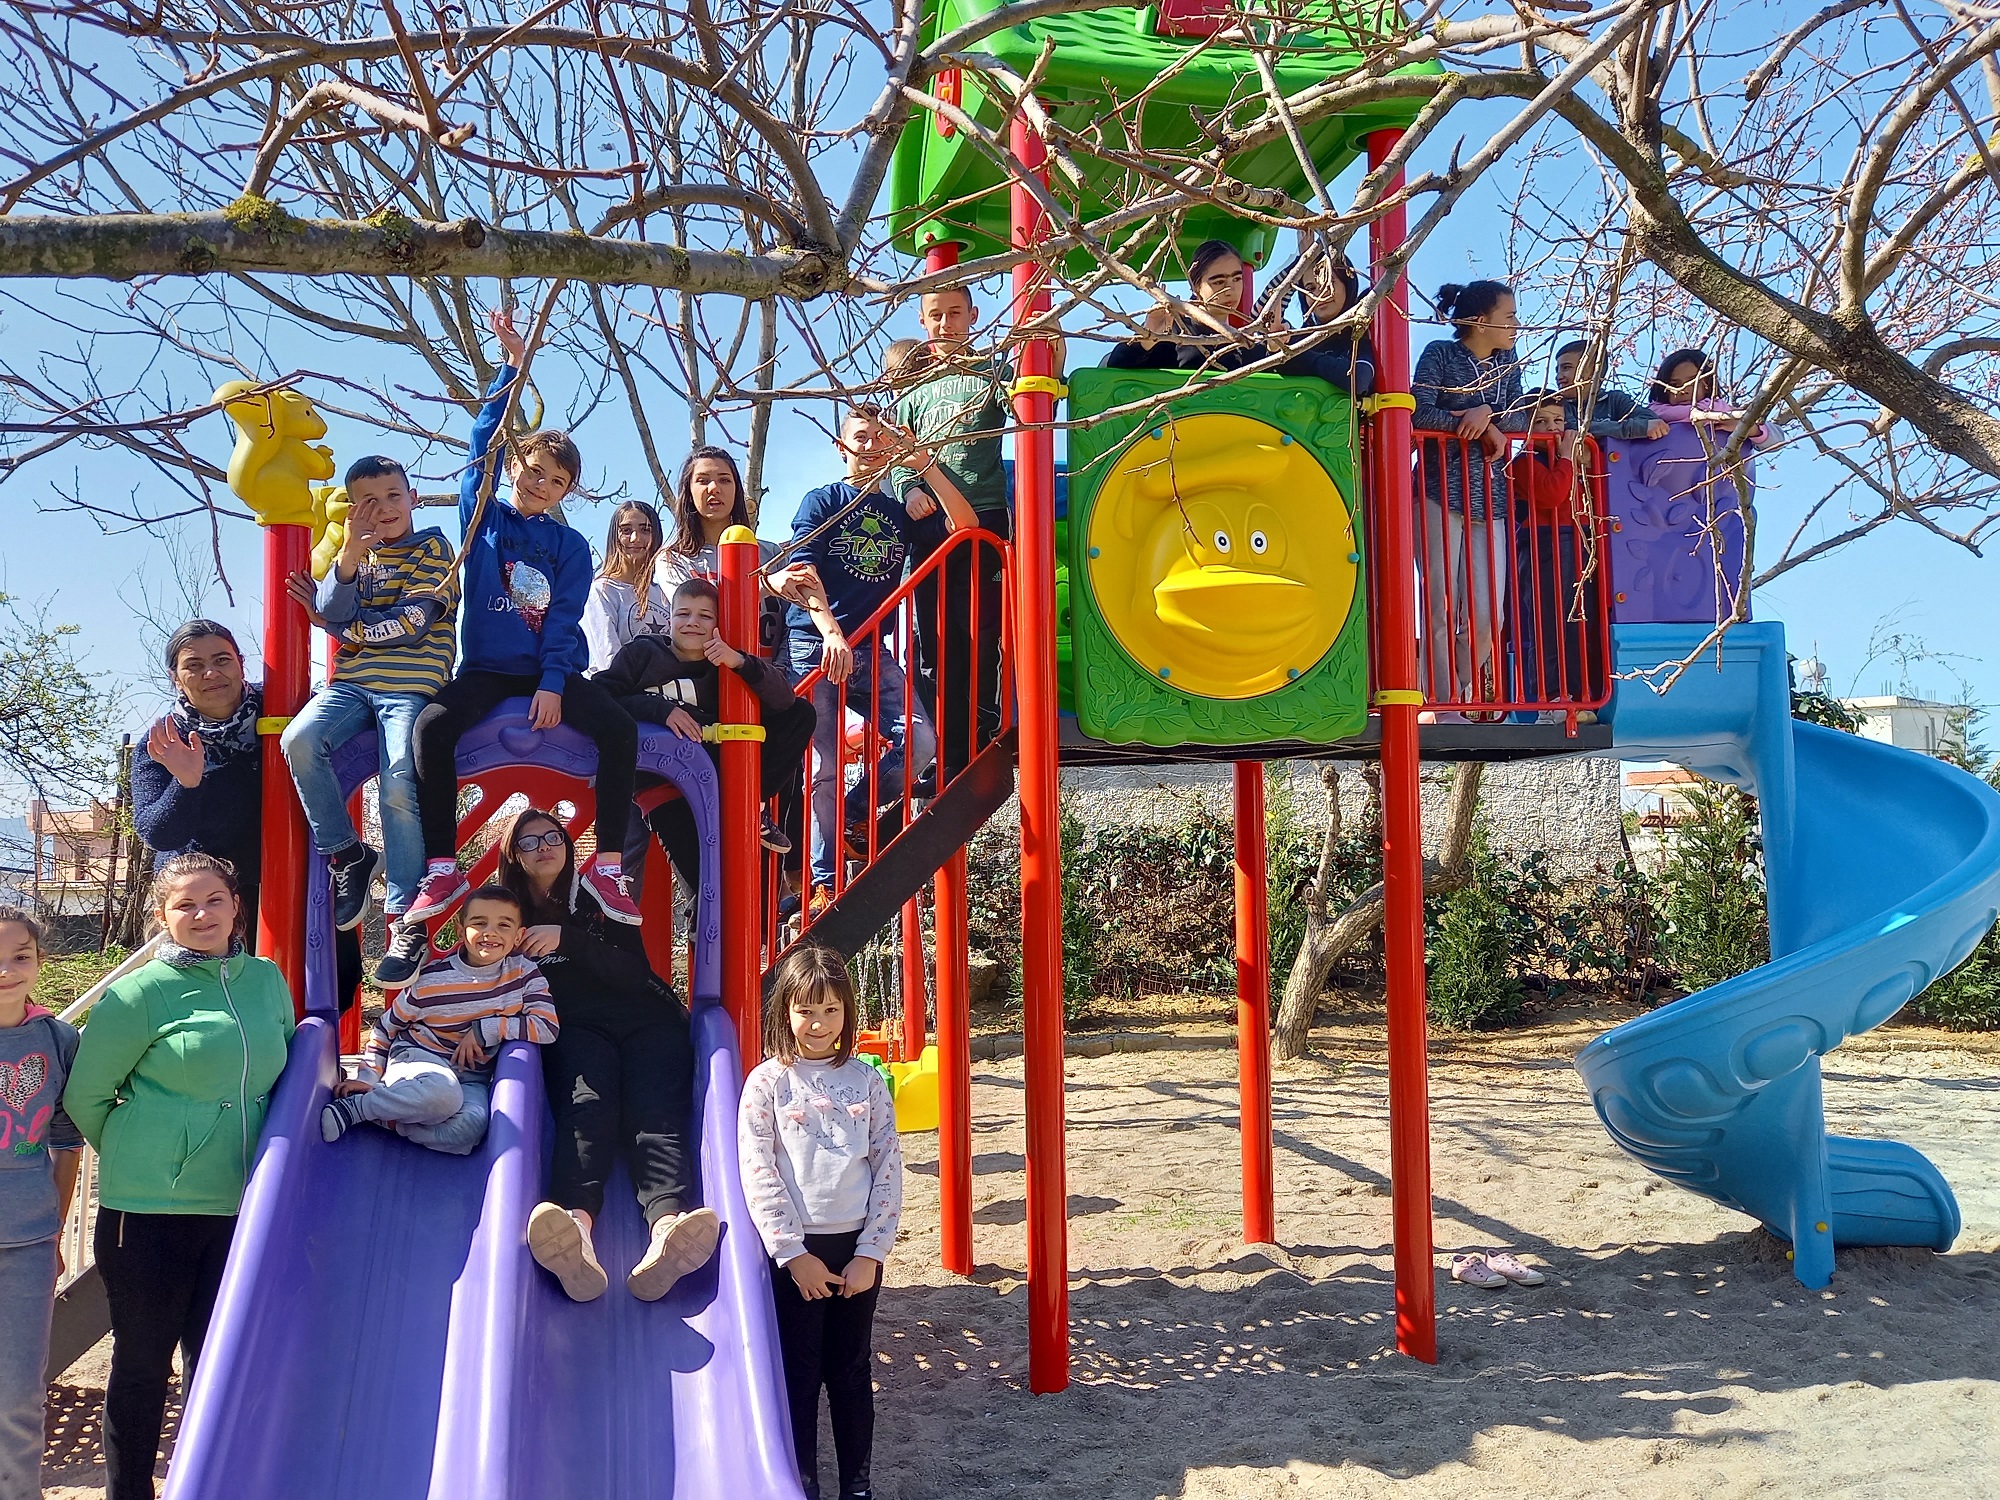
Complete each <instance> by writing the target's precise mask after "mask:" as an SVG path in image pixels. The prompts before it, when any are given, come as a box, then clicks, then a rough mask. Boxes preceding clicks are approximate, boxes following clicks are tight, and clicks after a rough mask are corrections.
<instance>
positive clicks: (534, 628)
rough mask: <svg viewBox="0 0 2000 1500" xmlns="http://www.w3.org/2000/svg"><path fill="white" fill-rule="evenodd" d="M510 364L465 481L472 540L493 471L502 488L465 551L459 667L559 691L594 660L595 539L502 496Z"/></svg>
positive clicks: (494, 392)
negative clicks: (590, 612) (586, 612)
mask: <svg viewBox="0 0 2000 1500" xmlns="http://www.w3.org/2000/svg"><path fill="white" fill-rule="evenodd" d="M514 375H515V371H514V369H513V367H512V366H502V367H501V370H500V373H499V374H498V375H496V376H495V377H494V379H493V387H492V389H491V390H489V391H487V393H486V404H485V405H484V406H482V407H480V408H479V420H478V421H476V422H474V423H473V424H472V457H471V460H470V461H469V462H468V463H467V465H466V469H465V477H464V479H463V480H461V481H460V482H459V487H458V527H459V535H460V536H461V537H464V536H466V534H467V532H468V530H469V528H470V527H471V525H472V514H473V512H474V511H475V510H477V509H478V508H479V491H480V488H481V486H482V485H484V484H485V483H486V476H487V474H488V473H489V471H490V472H491V473H492V474H493V476H494V486H493V487H494V490H495V493H494V494H493V495H492V496H490V497H489V498H488V500H487V502H486V509H485V510H484V512H482V513H481V515H480V518H479V533H478V535H477V536H476V537H473V538H472V539H471V545H470V546H469V547H467V548H466V551H465V572H464V582H463V588H464V594H463V598H464V601H465V602H464V606H463V610H462V619H461V624H460V644H459V670H460V671H461V672H506V673H510V674H512V675H514V676H518V677H527V676H534V677H536V678H537V679H538V680H537V682H536V686H537V687H538V688H540V689H542V690H543V691H545V692H551V693H560V692H561V691H562V690H563V684H564V682H566V681H567V680H568V679H569V678H570V677H572V676H574V675H576V674H578V673H581V672H582V671H583V669H584V667H585V666H587V665H588V664H589V661H590V648H589V646H588V645H587V644H586V643H585V641H584V638H583V607H584V605H585V604H586V603H588V602H589V600H590V578H591V565H590V543H588V542H586V541H585V540H584V539H583V537H582V536H581V535H580V534H579V533H577V532H574V531H572V530H570V529H569V527H567V526H565V525H563V523H562V522H560V521H558V520H557V519H556V518H555V517H554V516H546V515H544V516H524V515H522V514H521V513H520V512H519V511H518V510H516V509H514V507H513V506H511V505H509V504H508V503H507V502H506V501H504V500H502V499H501V498H500V496H499V494H498V493H497V491H498V489H499V483H498V480H499V465H500V458H501V455H502V454H503V453H504V452H505V451H506V446H507V445H506V443H505V442H504V441H503V442H499V443H496V442H494V441H493V439H494V435H495V434H496V433H498V432H499V430H500V418H501V417H502V416H503V415H504V414H505V412H506V410H507V387H508V386H510V385H512V384H513V382H514Z"/></svg>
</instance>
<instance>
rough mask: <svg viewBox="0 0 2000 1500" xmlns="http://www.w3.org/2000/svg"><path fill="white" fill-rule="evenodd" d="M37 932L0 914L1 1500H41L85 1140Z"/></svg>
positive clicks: (15, 913)
mask: <svg viewBox="0 0 2000 1500" xmlns="http://www.w3.org/2000/svg"><path fill="white" fill-rule="evenodd" d="M42 943H43V936H42V927H41V924H40V923H39V922H37V921H35V919H34V918H33V917H30V916H29V915H28V914H27V913H26V912H24V911H20V910H18V909H17V908H15V907H11V906H0V1329H4V1330H5V1333H6V1336H5V1337H4V1338H0V1496H7V1497H10V1500H11V1497H13V1496H16V1495H39V1494H40V1493H41V1492H42V1491H41V1475H42V1394H43V1384H42V1381H43V1372H42V1367H43V1366H44V1365H45V1364H46V1363H47V1362H48V1357H49V1316H50V1313H51V1312H52V1310H53V1309H54V1307H55V1297H56V1276H57V1273H58V1272H59V1271H60V1269H61V1265H62V1260H61V1253H60V1250H59V1248H58V1245H57V1236H58V1234H59V1233H60V1232H61V1230H62V1225H63V1220H64V1219H65V1218H67V1217H68V1216H69V1202H70V1197H71V1195H72V1194H73V1193H74V1192H75V1191H76V1171H77V1164H78V1162H79V1160H80V1152H79V1149H78V1148H80V1147H81V1146H82V1145H83V1137H82V1136H81V1135H79V1134H78V1133H77V1129H76V1127H75V1126H74V1125H72V1124H71V1123H70V1118H69V1116H68V1115H66V1114H64V1113H63V1107H62V1093H63V1085H64V1084H65V1083H67V1082H68V1080H69V1066H70V1062H71V1060H72V1059H74V1058H75V1056H76V1047H77V1034H76V1028H75V1027H74V1026H71V1025H70V1024H68V1023H67V1022H65V1021H58V1020H57V1019H56V1018H55V1017H54V1016H52V1015H50V1014H49V1013H48V1012H47V1011H46V1010H44V1009H42V1007H40V1006H39V1005H36V1004H35V1003H34V1001H33V999H32V998H31V997H32V995H33V993H34V988H35V977H36V975H37V974H38V973H39V972H40V970H41V967H42V956H43V948H42Z"/></svg>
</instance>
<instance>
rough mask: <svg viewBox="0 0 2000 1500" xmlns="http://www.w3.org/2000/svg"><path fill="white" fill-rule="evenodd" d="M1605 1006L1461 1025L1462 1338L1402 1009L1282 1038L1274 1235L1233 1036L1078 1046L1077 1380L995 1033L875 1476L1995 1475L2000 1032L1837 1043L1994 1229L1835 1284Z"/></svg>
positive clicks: (901, 1490) (1952, 1489)
mask: <svg viewBox="0 0 2000 1500" xmlns="http://www.w3.org/2000/svg"><path fill="white" fill-rule="evenodd" d="M1197 1029H1198V1028H1197ZM1597 1029H1601V1023H1598V1024H1597V1025H1591V1026H1583V1025H1578V1024H1568V1025H1561V1024H1559V1025H1554V1026H1544V1027H1541V1028H1538V1029H1536V1030H1533V1031H1529V1032H1524V1033H1510V1034H1508V1035H1507V1036H1506V1037H1505V1038H1503V1039H1497V1040H1494V1041H1489V1042H1477V1043H1455V1044H1443V1045H1441V1046H1440V1047H1439V1049H1438V1055H1437V1056H1436V1058H1435V1061H1434V1064H1433V1073H1432V1082H1433V1090H1432V1092H1433V1107H1432V1115H1433V1127H1434V1132H1435V1152H1434V1159H1435V1180H1436V1190H1437V1214H1438V1227H1437V1241H1438V1246H1439V1251H1440V1255H1439V1265H1440V1268H1441V1272H1440V1275H1439V1278H1438V1283H1437V1284H1438V1342H1439V1348H1440V1358H1439V1362H1438V1364H1437V1366H1436V1367H1435V1368H1427V1367H1425V1366H1422V1365H1419V1364H1417V1363H1415V1362H1413V1361H1410V1360H1408V1359H1404V1358H1402V1357H1400V1356H1398V1355H1396V1354H1394V1353H1393V1352H1391V1345H1392V1343H1393V1329H1392V1325H1391V1319H1390V1306H1391V1297H1390V1281H1391V1271H1390V1259H1389V1255H1388V1251H1387V1245H1388V1241H1389V1198H1388V1196H1387V1194H1388V1186H1387V1176H1386V1174H1387V1157H1388V1145H1387V1136H1386V1115H1385V1110H1384V1103H1383V1100H1384V1088H1385V1075H1384V1071H1383V1068H1382V1065H1381V1044H1380V1040H1379V1032H1377V1031H1376V1030H1375V1028H1374V1027H1373V1026H1372V1024H1370V1023H1368V1022H1366V1021H1365V1020H1360V1021H1356V1022H1355V1023H1354V1024H1351V1025H1347V1026H1344V1027H1340V1026H1337V1027H1335V1028H1333V1029H1332V1030H1331V1031H1330V1032H1329V1033H1327V1037H1326V1045H1325V1047H1324V1048H1323V1049H1322V1051H1321V1053H1320V1055H1319V1056H1318V1057H1316V1058H1315V1059H1314V1060H1313V1061H1310V1062H1308V1063H1305V1064H1300V1065H1296V1066H1294V1067H1290V1068H1283V1069H1281V1070H1280V1074H1279V1078H1278V1080H1277V1083H1276V1086H1275V1090H1274V1095H1275V1097H1274V1113H1275V1119H1276V1135H1277V1193H1278V1197H1277V1201H1278V1232H1279V1236H1280V1240H1281V1243H1280V1244H1279V1245H1277V1246H1264V1247H1255V1248H1250V1247H1245V1246H1244V1245H1243V1244H1242V1243H1241V1241H1240V1234H1239V1224H1238V1218H1237V1214H1238V1208H1237V1199H1236V1192H1237V1182H1238V1165H1237V1160H1238V1159H1237V1140H1236V1134H1235V1080H1234V1062H1233V1057H1232V1056H1231V1054H1230V1053H1228V1052H1226V1051H1217V1050H1196V1051H1180V1052H1164V1053H1138V1054H1120V1055H1116V1056H1110V1057H1102V1058H1088V1059H1072V1061H1071V1062H1070V1065H1069V1068H1068V1086H1069V1184H1068V1186H1069V1192H1070V1195H1071V1196H1070V1205H1071V1215H1072V1219H1071V1229H1070V1264H1071V1266H1072V1268H1073V1270H1072V1278H1071V1283H1070V1299H1071V1303H1070V1305H1071V1314H1072V1317H1073V1319H1074V1329H1075V1350H1074V1359H1073V1365H1072V1384H1071V1386H1070V1389H1069V1390H1068V1391H1067V1392H1066V1393H1064V1394H1062V1395H1058V1396H1041V1397H1038V1396H1031V1395H1030V1394H1029V1393H1028V1390H1027V1350H1026V1288H1025V1284H1024V1282H1023V1281H1022V1279H1021V1278H1022V1267H1023V1265H1024V1253H1025V1252H1024V1244H1025V1240H1024V1197H1023V1194H1024V1190H1025V1176H1024V1170H1023V1161H1022V1156H1021V1151H1022V1144H1023V1141H1022V1130H1021V1104H1022V1086H1021V1067H1020V1063H1019V1061H1018V1060H1009V1061H1001V1062H993V1063H982V1064H979V1065H977V1066H976V1067H975V1070H974V1108H975V1121H976V1123H975V1127H974V1130H975V1133H974V1153H975V1168H976V1171H977V1180H976V1186H975V1196H974V1218H975V1246H976V1255H977V1259H978V1263H979V1264H978V1270H977V1272H976V1274H975V1275H974V1276H973V1277H972V1278H970V1279H969V1280H964V1281H961V1280H958V1279H956V1278H952V1277H948V1276H946V1275H944V1274H943V1273H941V1272H939V1271H938V1270H937V1269H936V1268H935V1267H936V1256H937V1248H938V1247H937V1175H936V1150H935V1138H934V1137H929V1136H920V1137H912V1138H910V1139H909V1140H908V1141H907V1142H906V1149H907V1151H908V1161H909V1172H908V1177H907V1184H908V1204H907V1208H906V1212H905V1216H904V1224H905V1229H904V1234H903V1237H902V1241H901V1242H900V1243H899V1245H898V1254H897V1258H896V1260H895V1261H894V1262H892V1265H891V1268H890V1274H889V1284H888V1287H887V1289H886V1290H885V1293H884V1296H883V1299H882V1303H881V1311H880V1314H879V1318H878V1322H877V1342H878V1347H879V1349H880V1355H879V1364H878V1380H879V1385H880V1395H879V1398H878V1428H877V1442H876V1469H875V1478H876V1492H877V1494H878V1495H880V1496H881V1497H883V1500H916V1497H945V1496H950V1497H971V1496H999V1495H1008V1496H1012V1495H1037V1496H1078V1497H1083V1496H1089V1497H1106V1500H1127V1497H1131V1500H1151V1497H1155V1496H1160V1497H1181V1496H1231V1497H1245V1500H1252V1497H1263V1496H1285V1497H1311V1496H1343V1497H1345V1496H1372V1495H1378V1494H1387V1493H1389V1492H1390V1491H1391V1490H1392V1489H1393V1490H1394V1491H1395V1492H1396V1493H1398V1494H1399V1495H1417V1496H1515V1495H1538V1496H1572V1495H1573V1496H1593V1497H1594V1496H1608V1495H1618V1496H1661V1497H1676V1500H1678V1497H1682V1496H1702V1497H1708V1496H1717V1497H1721V1496H1737V1495H1765V1494H1784V1495H1787V1496H1820V1495H1838V1496H1901V1495H1907V1494H1911V1493H1914V1492H1916V1491H1917V1489H1918V1487H1919V1486H1921V1488H1922V1492H1923V1493H1924V1494H1925V1495H1926V1496H1927V1497H1937V1500H1946V1497H1952V1496H1958V1495H1967V1496H1970V1495H1975V1494H1976V1495H1979V1496H1982V1497H1983V1496H1985V1495H1988V1494H1990V1493H1991V1491H1992V1488H1993V1483H1994V1478H1995V1476H1996V1475H2000V1348H1996V1344H2000V1059H1996V1058H1995V1057H1994V1056H1992V1055H1982V1054H1981V1052H1980V1051H1975V1050H1967V1048H1966V1046H1965V1045H1964V1044H1962V1043H1958V1042H1954V1041H1952V1040H1951V1039H1948V1038H1945V1037H1942V1036H1941V1035H1940V1034H1936V1033H1915V1032H1902V1031H1897V1030H1891V1031H1889V1032H1887V1033H1886V1034H1885V1033H1877V1034H1875V1035H1874V1036H1871V1037H1867V1038H1863V1039H1861V1041H1859V1042H1858V1043H1855V1044H1850V1046H1849V1047H1847V1048H1846V1049H1843V1051H1842V1052H1840V1053H1839V1054H1838V1055H1836V1057H1835V1058H1834V1059H1832V1060H1831V1063H1830V1065H1829V1067H1828V1069H1827V1090H1826V1091H1827V1101H1828V1112H1829V1115H1830V1117H1831V1121H1832V1124H1833V1127H1834V1128H1835V1129H1836V1130H1842V1131H1848V1132H1852V1133H1855V1134H1889V1135H1895V1136H1899V1137H1901V1138H1903V1139H1906V1140H1910V1141H1912V1142H1914V1143H1915V1144H1917V1145H1918V1146H1919V1147H1921V1148H1922V1149H1923V1150H1925V1151H1926V1152H1928V1153H1929V1154H1930V1155H1931V1156H1932V1158H1933V1159H1934V1160H1936V1161H1937V1162H1938V1163H1939V1165H1940V1166H1941V1167H1942V1168H1943V1169H1944V1172H1945V1174H1946V1176H1947V1177H1948V1178H1949V1179H1950V1180H1951V1181H1952V1183H1953V1184H1954V1186H1955V1187H1956V1189H1957V1191H1958V1194H1959V1198H1960V1202H1961V1205H1962V1207H1963V1210H1964V1215H1965V1231H1964V1233H1963V1234H1962V1235H1961V1237H1960V1239H1959V1242H1958V1245H1957V1247H1956V1248H1955V1249H1954V1250H1953V1251H1952V1253H1951V1254H1949V1255H1945V1256H1934V1255H1931V1254H1929V1253H1927V1252H1912V1251H1850V1252H1845V1253H1843V1254H1842V1256H1841V1259H1840V1269H1839V1274H1838V1275H1837V1277H1836V1279H1835V1281H1834V1284H1833V1286H1832V1287H1831V1288H1830V1289H1828V1290H1826V1291H1821V1292H1815V1291H1808V1290H1807V1289H1805V1288H1803V1287H1801V1286H1799V1285H1798V1284H1797V1283H1796V1282H1795V1281H1793V1280H1792V1279H1791V1277H1790V1276H1789V1274H1788V1270H1787V1266H1786V1262H1785V1258H1784V1250H1783V1247H1782V1245H1780V1244H1778V1243H1777V1242H1775V1241H1773V1240H1772V1239H1770V1238H1769V1237H1768V1236H1767V1235H1765V1234H1764V1233H1763V1232H1762V1231H1761V1230H1759V1229H1757V1228H1755V1227H1754V1226H1753V1225H1751V1224H1750V1223H1749V1222H1748V1221H1747V1220H1745V1219H1743V1218H1741V1217H1740V1216H1738V1215H1735V1214H1732V1213H1729V1212H1727V1211H1726V1210H1723V1209H1720V1208H1716V1207H1714V1206H1712V1205H1710V1204H1708V1203H1707V1202H1706V1201H1705V1200H1702V1199H1699V1198H1696V1197H1693V1196H1692V1195H1689V1194H1687V1193H1684V1192H1681V1191H1680V1190H1678V1189H1675V1188H1673V1187H1670V1186H1668V1185H1666V1184H1665V1183H1662V1182H1659V1181H1657V1180H1655V1179H1653V1178H1652V1177H1651V1176H1650V1175H1649V1174H1648V1173H1646V1172H1644V1171H1643V1170H1642V1169H1641V1168H1640V1167H1639V1166H1638V1165H1637V1164H1636V1163H1634V1162H1631V1161H1628V1160H1626V1159H1625V1158H1623V1157H1622V1156H1620V1155H1619V1154H1618V1153H1617V1152H1615V1151H1614V1150H1613V1149H1612V1147H1611V1146H1610V1144H1609V1142H1608V1140H1607V1139H1606V1137H1605V1136H1604V1134H1603V1132H1602V1130H1601V1129H1600V1128H1599V1127H1598V1125H1597V1122H1596V1119H1595V1117H1594V1116H1593V1115H1592V1114H1591V1112H1590V1110H1589V1107H1588V1105H1587V1103H1586V1101H1585V1099H1584V1096H1583V1091H1582V1087H1581V1084H1580V1083H1579V1081H1578V1079H1577V1078H1576V1075H1575V1074H1574V1073H1573V1072H1572V1071H1571V1070H1570V1068H1569V1066H1568V1061H1567V1058H1568V1056H1569V1054H1570V1053H1571V1052H1573V1051H1574V1049H1575V1047H1576V1046H1577V1045H1580V1043H1581V1041H1582V1040H1583V1039H1585V1038H1586V1037H1587V1036H1588V1035H1590V1034H1592V1033H1593V1032H1594V1031H1595V1030H1597ZM1984 1050H1985V1051H1986V1052H1987V1053H1988V1054H1990V1052H1991V1049H1990V1048H1987V1049H1984ZM1501 1244H1504V1245H1508V1246H1511V1247H1513V1248H1515V1249H1516V1250H1518V1251H1519V1252H1521V1253H1522V1255H1523V1256H1524V1257H1525V1258H1527V1259H1529V1260H1531V1261H1533V1262H1536V1263H1539V1264H1541V1265H1542V1266H1544V1267H1545V1268H1546V1269H1547V1270H1548V1271H1549V1273H1550V1281H1549V1284H1548V1285H1547V1286H1546V1287H1543V1288H1540V1289H1535V1290H1528V1289H1520V1288H1515V1289H1511V1290H1508V1291H1506V1292H1480V1291H1476V1290H1473V1289H1470V1288H1465V1287H1461V1286H1459V1285H1457V1284H1455V1283H1452V1282H1450V1281H1449V1280H1447V1279H1445V1277H1444V1276H1443V1275H1442V1267H1444V1266H1445V1265H1446V1264H1447V1263H1448V1253H1449V1252H1450V1251H1451V1250H1454V1249H1460V1248H1467V1247H1484V1246H1491V1245H1501ZM94 1358H95V1359H96V1360H97V1361H98V1363H97V1364H96V1365H95V1367H94V1368H93V1367H92V1366H91V1365H89V1364H83V1365H79V1366H78V1367H77V1369H76V1370H74V1371H72V1372H71V1374H70V1377H69V1379H70V1381H71V1382H72V1383H71V1384H69V1385H66V1386H65V1387H63V1388H61V1391H60V1392H59V1394H60V1396H61V1406H60V1408H59V1410H58V1411H57V1414H56V1416H55V1418H54V1419H53V1420H52V1429H53V1435H52V1444H51V1447H52V1452H51V1458H52V1461H53V1462H54V1463H55V1464H56V1465H57V1466H56V1467H55V1468H54V1470H53V1471H52V1473H51V1474H50V1480H51V1482H52V1489H51V1491H50V1493H51V1494H52V1495H55V1496H58V1497H69V1496H84V1495H95V1494H96V1493H98V1491H97V1489H96V1488H95V1487H93V1486H92V1485H91V1484H90V1483H89V1481H90V1480H91V1479H92V1477H93V1471H92V1468H91V1460H92V1458H93V1456H94V1455H93V1454H92V1451H91V1450H92V1448H93V1446H94V1436H95V1431H96V1421H97V1416H96V1410H95V1402H96V1400H97V1399H98V1396H97V1393H96V1392H95V1391H94V1390H92V1389H91V1387H92V1386H93V1385H94V1384H96V1383H97V1381H99V1380H101V1377H102V1368H103V1366H102V1363H101V1360H102V1355H101V1351H100V1353H99V1354H98V1355H97V1356H94ZM827 1451H828V1457H829V1459H830V1449H829V1450H827ZM94 1473H95V1477H96V1478H97V1479H98V1481H99V1482H101V1475H102V1470H101V1469H96V1470H95V1471H94ZM830 1477H831V1476H830V1474H829V1478H830Z"/></svg>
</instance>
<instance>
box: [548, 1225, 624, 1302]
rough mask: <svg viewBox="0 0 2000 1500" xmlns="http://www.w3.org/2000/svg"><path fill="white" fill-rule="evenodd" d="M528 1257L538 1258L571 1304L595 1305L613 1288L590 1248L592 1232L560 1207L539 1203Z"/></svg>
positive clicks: (595, 1254) (594, 1251) (594, 1252)
mask: <svg viewBox="0 0 2000 1500" xmlns="http://www.w3.org/2000/svg"><path fill="white" fill-rule="evenodd" d="M528 1253H529V1254H530V1255H532V1256H534V1257H535V1264H536V1265H538V1266H540V1267H541V1268H542V1269H543V1270H544V1271H547V1272H548V1273H549V1274H550V1275H551V1276H553V1277H555V1279H556V1280H557V1281H559V1282H561V1283H562V1289H563V1291H564V1293H565V1294H566V1295H567V1296H568V1297H569V1300H570V1301H572V1302H595V1301H596V1300H597V1299H598V1298H599V1297H602V1296H603V1295H604V1289H605V1288H606V1287H607V1286H609V1285H610V1284H611V1278H610V1277H608V1276H606V1275H605V1274H604V1267H603V1266H601V1265H599V1264H598V1263H597V1252H596V1250H594V1249H593V1248H591V1244H590V1231H589V1230H587V1229H585V1228H584V1227H583V1221H582V1220H581V1219H579V1218H578V1217H577V1216H576V1215H575V1214H573V1213H571V1212H570V1211H569V1210H568V1209H566V1208H563V1207H560V1206H559V1205H557V1204H554V1203H537V1204H536V1205H535V1211H534V1212H533V1213H531V1214H529V1215H528Z"/></svg>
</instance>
